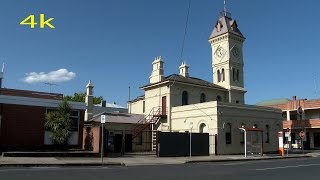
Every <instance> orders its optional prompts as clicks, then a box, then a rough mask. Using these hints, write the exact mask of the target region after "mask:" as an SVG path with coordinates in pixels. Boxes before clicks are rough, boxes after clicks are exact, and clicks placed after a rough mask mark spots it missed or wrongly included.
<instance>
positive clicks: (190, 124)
mask: <svg viewBox="0 0 320 180" xmlns="http://www.w3.org/2000/svg"><path fill="white" fill-rule="evenodd" d="M189 127H190V159H191V148H192V144H191V142H192V141H191V134H192V128H193V122H190V123H189Z"/></svg>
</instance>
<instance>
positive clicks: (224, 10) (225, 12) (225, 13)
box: [223, 0, 227, 16]
mask: <svg viewBox="0 0 320 180" xmlns="http://www.w3.org/2000/svg"><path fill="white" fill-rule="evenodd" d="M226 1H227V0H224V1H223V12H224V16H227V2H226Z"/></svg>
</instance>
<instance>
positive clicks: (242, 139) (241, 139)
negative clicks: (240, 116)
mask: <svg viewBox="0 0 320 180" xmlns="http://www.w3.org/2000/svg"><path fill="white" fill-rule="evenodd" d="M245 127H246V125H245V124H244V123H242V124H241V128H245ZM240 143H241V144H244V131H243V130H240Z"/></svg>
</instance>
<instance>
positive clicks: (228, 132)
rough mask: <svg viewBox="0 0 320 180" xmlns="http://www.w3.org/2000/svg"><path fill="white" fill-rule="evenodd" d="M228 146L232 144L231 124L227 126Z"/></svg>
mask: <svg viewBox="0 0 320 180" xmlns="http://www.w3.org/2000/svg"><path fill="white" fill-rule="evenodd" d="M226 144H231V124H230V123H227V124H226Z"/></svg>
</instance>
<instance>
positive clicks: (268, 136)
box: [266, 124, 270, 143]
mask: <svg viewBox="0 0 320 180" xmlns="http://www.w3.org/2000/svg"><path fill="white" fill-rule="evenodd" d="M269 140H270V127H269V125H268V124H267V125H266V143H269Z"/></svg>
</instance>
